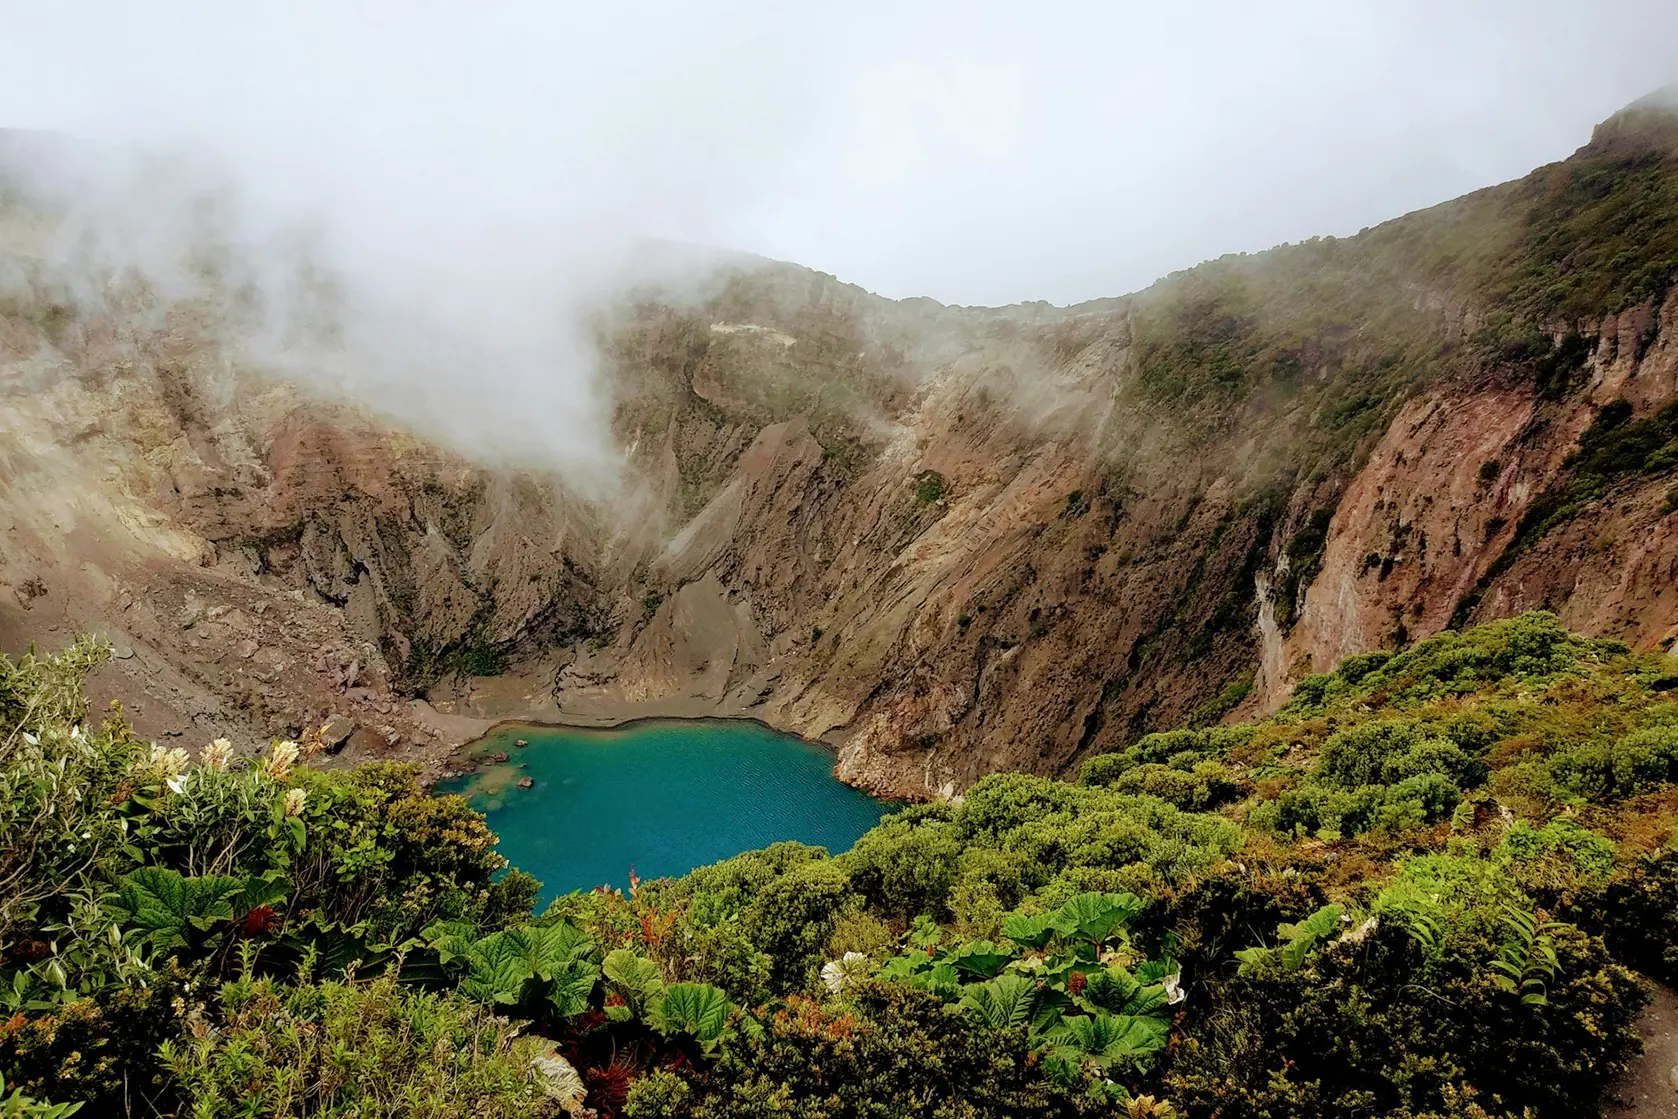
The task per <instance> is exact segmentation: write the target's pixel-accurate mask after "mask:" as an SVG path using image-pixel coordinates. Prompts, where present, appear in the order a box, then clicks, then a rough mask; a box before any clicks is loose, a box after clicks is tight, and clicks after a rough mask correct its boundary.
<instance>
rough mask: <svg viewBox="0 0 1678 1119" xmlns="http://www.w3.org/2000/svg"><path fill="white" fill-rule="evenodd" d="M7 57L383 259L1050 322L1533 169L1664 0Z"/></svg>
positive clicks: (456, 20) (138, 42) (1190, 5)
mask: <svg viewBox="0 0 1678 1119" xmlns="http://www.w3.org/2000/svg"><path fill="white" fill-rule="evenodd" d="M0 60H3V65H0V125H9V126H14V127H34V128H51V129H58V130H63V131H68V132H72V133H77V134H84V135H93V136H102V137H114V138H123V139H140V140H144V141H146V142H164V141H167V142H171V143H177V144H178V143H183V142H190V143H192V144H195V145H203V146H207V147H210V148H213V149H214V150H216V151H217V152H218V153H220V154H221V155H222V156H223V157H224V158H225V159H226V160H228V161H229V162H230V163H231V164H232V165H233V166H234V167H235V168H236V169H237V170H238V172H239V174H240V175H241V176H242V177H244V178H246V179H247V180H248V182H249V183H250V184H252V185H254V186H255V187H257V188H259V189H260V190H262V191H264V192H266V195H267V196H268V197H269V199H270V201H272V202H273V203H274V204H275V205H277V206H282V207H284V208H287V209H289V210H298V211H302V210H308V211H310V212H312V213H313V214H314V216H316V217H318V218H320V219H321V220H323V221H326V222H329V223H332V224H334V225H336V226H338V227H341V229H342V230H343V231H344V232H345V234H346V236H348V237H350V238H352V241H351V243H352V244H353V245H355V246H356V248H357V251H364V252H366V253H368V254H383V255H384V256H385V257H386V258H387V259H388V260H390V261H399V260H401V259H403V258H404V255H405V254H414V255H415V256H416V257H424V256H425V255H426V254H427V253H428V252H430V253H435V254H438V255H439V258H446V259H449V260H451V261H460V260H462V259H465V260H467V261H468V262H470V260H471V258H472V257H473V252H472V246H473V245H474V244H477V243H479V242H480V241H488V240H495V239H496V238H500V239H502V240H503V241H505V242H507V243H515V242H516V243H521V244H524V245H527V246H531V247H532V248H531V250H530V251H528V252H527V253H526V255H525V257H524V258H521V259H520V261H519V262H518V263H519V266H520V267H523V268H526V269H538V268H541V267H546V266H548V264H547V263H545V262H546V261H547V260H548V258H552V257H566V256H570V255H576V256H583V255H586V249H585V248H584V246H586V244H587V243H588V242H589V241H590V240H591V239H594V238H598V237H599V236H600V235H601V234H602V233H603V232H609V233H611V234H613V235H619V234H621V235H636V234H653V235H660V236H667V237H675V238H679V239H683V240H692V241H699V242H704V243H707V244H717V245H723V246H727V247H731V248H739V249H746V250H750V251H754V252H759V253H763V254H766V255H770V256H774V257H779V258H783V259H789V260H794V261H798V262H800V263H803V264H807V265H810V266H812V267H815V268H819V269H821V270H823V271H828V272H833V273H835V274H837V275H839V276H840V277H841V278H843V279H846V280H850V281H853V282H856V283H860V284H862V285H864V286H866V287H869V288H871V289H874V290H876V291H880V292H883V293H885V294H888V295H893V296H904V295H918V294H924V295H931V296H933V297H935V298H938V299H941V300H944V301H946V302H962V303H1005V302H1012V301H1016V300H1023V299H1038V298H1044V299H1050V300H1053V301H1056V302H1070V301H1075V300H1079V299H1085V298H1091V297H1095V296H1102V295H1111V294H1118V293H1122V292H1125V291H1130V290H1134V289H1136V288H1138V287H1141V286H1144V285H1145V284H1147V283H1148V282H1149V281H1151V280H1153V279H1154V278H1156V277H1157V276H1159V275H1161V274H1163V273H1165V272H1168V271H1170V270H1172V269H1176V268H1181V267H1185V266H1188V265H1192V264H1194V263H1196V262H1197V261H1200V260H1202V259H1205V258H1207V257H1211V256H1216V255H1218V254H1220V253H1223V252H1228V251H1236V250H1252V249H1260V248H1263V247H1266V246H1268V245H1270V244H1273V243H1275V242H1278V241H1283V240H1294V239H1299V238H1302V237H1306V236H1310V235H1313V234H1318V233H1336V234H1345V233H1352V232H1355V231H1356V230H1357V229H1359V228H1360V227H1362V226H1364V225H1369V224H1373V223H1375V222H1378V221H1380V220H1382V219H1385V218H1387V217H1391V216H1394V215H1396V214H1399V213H1402V212H1404V211H1406V210H1410V209H1414V208H1416V207H1420V206H1425V205H1429V204H1431V203H1434V202H1437V201H1440V200H1443V199H1446V198H1449V197H1452V196H1454V195H1457V194H1460V193H1463V192H1464V191H1467V190H1471V189H1473V188H1475V187H1478V186H1482V185H1485V184H1488V183H1492V182H1496V181H1499V180H1503V179H1507V178H1511V177H1514V176H1516V175H1519V174H1522V173H1524V172H1525V171H1527V170H1528V169H1530V168H1531V167H1532V166H1534V165H1536V164H1540V163H1544V162H1547V161H1550V160H1553V159H1558V158H1561V157H1563V156H1565V155H1566V154H1567V153H1568V152H1570V151H1571V150H1573V149H1574V148H1575V147H1577V146H1578V145H1579V144H1581V143H1583V142H1584V141H1585V140H1586V139H1587V138H1588V136H1589V132H1590V128H1591V126H1592V124H1593V123H1595V122H1596V121H1598V120H1600V119H1601V118H1603V117H1605V116H1607V115H1608V114H1609V113H1611V112H1613V111H1614V110H1615V109H1616V108H1618V107H1620V106H1621V105H1623V104H1625V103H1626V102H1628V101H1630V100H1632V99H1634V98H1636V97H1638V96H1640V95H1642V94H1644V93H1646V92H1648V91H1650V90H1651V89H1653V88H1655V87H1657V86H1660V85H1663V84H1665V83H1667V82H1669V81H1672V80H1674V79H1678V3H1673V2H1672V0H1455V2H1445V0H1437V2H1436V0H1415V2H1411V3H1397V2H1390V3H1364V2H1358V0H1325V2H1320V3H1319V2H1315V0H1275V2H1272V3H1267V4H1266V3H1257V4H1256V3H1252V2H1251V0H1243V2H1228V3H1226V2H1221V0H1201V2H1180V3H1152V4H1138V3H1128V2H1123V0H1107V2H1096V3H1042V2H1025V0H1011V2H1009V3H992V2H989V0H963V2H959V3H942V4H932V3H915V2H911V0H888V2H880V3H876V2H872V0H858V2H852V3H846V4H832V3H824V4H819V5H818V4H809V3H793V2H786V0H779V2H761V3H756V2H732V0H728V2H722V0H717V2H712V3H692V2H685V3H676V2H670V3H633V2H631V3H622V2H620V3H607V4H601V3H590V4H587V5H584V4H574V3H553V2H542V0H528V2H521V3H499V4H497V3H492V2H489V0H481V2H478V3H470V4H469V3H465V2H460V3H453V4H445V3H426V2H423V0H389V2H380V3H374V2H363V3H354V2H349V0H322V2H313V0H292V2H289V3H269V4H258V3H228V2H227V0H209V2H204V3H185V2H171V0H149V2H148V3H145V4H134V3H128V2H125V0H108V2H103V3H100V2H93V0H51V2H37V3H22V2H17V0H0ZM439 246H444V247H443V248H439ZM536 248H539V249H540V251H539V252H537V251H535V249H536ZM538 257H540V258H542V259H540V260H539V259H537V258H538ZM490 259H491V263H484V264H482V265H481V266H482V267H483V268H485V269H486V270H487V269H488V268H490V267H491V266H493V267H495V268H497V269H500V268H503V267H505V266H506V263H507V260H506V254H505V253H502V254H491V258H490ZM552 266H554V267H563V266H564V265H563V264H562V263H559V262H557V261H555V262H553V265H552ZM468 271H470V264H468Z"/></svg>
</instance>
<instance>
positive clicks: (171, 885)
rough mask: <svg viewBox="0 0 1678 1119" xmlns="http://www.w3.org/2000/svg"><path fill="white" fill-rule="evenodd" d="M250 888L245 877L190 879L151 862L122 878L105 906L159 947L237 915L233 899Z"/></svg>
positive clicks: (180, 941)
mask: <svg viewBox="0 0 1678 1119" xmlns="http://www.w3.org/2000/svg"><path fill="white" fill-rule="evenodd" d="M245 889H246V882H245V880H244V879H241V878H225V877H222V876H220V875H206V876H203V877H199V878H187V877H184V876H183V875H181V874H179V873H177V872H175V871H173V870H169V869H167V868H165V867H159V866H148V867H141V868H140V869H139V870H136V871H133V872H132V873H130V874H129V875H128V876H127V877H125V878H124V879H123V880H122V884H121V886H120V887H119V888H118V889H117V892H116V893H115V894H111V895H108V896H107V897H106V898H105V908H106V909H107V910H109V911H110V913H111V914H112V915H113V916H114V917H116V918H117V920H118V921H120V922H122V923H124V924H128V925H132V926H134V927H135V928H138V929H139V930H141V932H142V934H143V935H144V936H145V937H146V939H147V940H149V941H151V943H152V944H154V945H156V946H157V947H158V948H160V949H169V948H176V947H181V946H184V945H185V944H186V943H187V937H188V934H189V933H190V932H191V931H192V930H195V929H196V930H199V931H203V930H205V929H208V928H209V927H210V926H211V925H214V924H215V923H217V922H218V921H226V920H230V919H231V918H232V917H233V902H232V900H231V899H232V898H234V897H236V896H237V895H239V894H240V893H242V892H243V891H244V890H245Z"/></svg>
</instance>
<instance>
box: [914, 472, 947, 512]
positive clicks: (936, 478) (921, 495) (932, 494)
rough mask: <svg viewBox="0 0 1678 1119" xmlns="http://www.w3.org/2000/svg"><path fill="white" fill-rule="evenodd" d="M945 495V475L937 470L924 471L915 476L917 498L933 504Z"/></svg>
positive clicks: (919, 500)
mask: <svg viewBox="0 0 1678 1119" xmlns="http://www.w3.org/2000/svg"><path fill="white" fill-rule="evenodd" d="M943 497H944V476H943V475H942V474H940V473H938V471H936V470H927V471H923V472H922V473H921V474H919V475H918V476H916V478H915V500H916V501H918V502H920V503H921V504H922V505H931V504H932V503H934V502H936V501H940V500H942V499H943Z"/></svg>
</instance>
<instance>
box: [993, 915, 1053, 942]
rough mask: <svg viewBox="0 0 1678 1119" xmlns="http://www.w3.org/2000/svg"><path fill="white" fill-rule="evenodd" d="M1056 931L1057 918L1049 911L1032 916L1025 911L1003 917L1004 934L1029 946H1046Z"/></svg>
mask: <svg viewBox="0 0 1678 1119" xmlns="http://www.w3.org/2000/svg"><path fill="white" fill-rule="evenodd" d="M1055 932H1056V929H1055V919H1054V917H1053V916H1052V915H1051V914H1047V913H1040V914H1037V915H1035V916H1030V917H1028V916H1026V915H1025V914H1023V913H1010V914H1009V915H1008V916H1006V917H1004V918H1003V919H1002V935H1003V936H1005V937H1007V938H1008V939H1009V940H1012V941H1013V942H1014V943H1015V944H1022V945H1024V946H1025V947H1027V948H1042V947H1044V946H1046V945H1047V944H1048V943H1049V941H1050V940H1052V939H1053V938H1054V935H1055Z"/></svg>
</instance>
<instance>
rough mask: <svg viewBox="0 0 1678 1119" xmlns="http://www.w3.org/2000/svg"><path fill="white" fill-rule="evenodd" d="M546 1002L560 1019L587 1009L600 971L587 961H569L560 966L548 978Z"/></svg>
mask: <svg viewBox="0 0 1678 1119" xmlns="http://www.w3.org/2000/svg"><path fill="white" fill-rule="evenodd" d="M550 978H551V979H552V980H553V983H552V985H551V986H550V987H549V988H548V1001H549V1002H551V1003H553V1005H554V1009H556V1010H558V1011H559V1013H560V1015H561V1017H565V1018H569V1017H571V1016H572V1015H574V1014H581V1013H582V1012H583V1011H585V1010H587V1009H588V1000H589V996H590V995H592V994H593V993H594V984H595V982H596V981H597V980H599V978H600V969H599V968H598V967H595V966H594V965H593V964H591V963H589V962H588V961H587V960H571V961H568V962H567V963H565V964H563V965H561V966H560V968H559V969H558V970H557V971H555V972H554V973H553V975H552V976H551V977H550Z"/></svg>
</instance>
